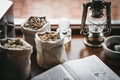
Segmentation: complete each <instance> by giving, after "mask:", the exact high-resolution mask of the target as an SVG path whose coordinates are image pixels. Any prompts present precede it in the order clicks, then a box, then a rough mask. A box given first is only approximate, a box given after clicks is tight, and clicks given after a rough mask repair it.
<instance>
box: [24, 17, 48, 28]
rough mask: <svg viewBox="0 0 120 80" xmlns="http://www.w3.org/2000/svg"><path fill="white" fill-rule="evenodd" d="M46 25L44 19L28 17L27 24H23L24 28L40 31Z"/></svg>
mask: <svg viewBox="0 0 120 80" xmlns="http://www.w3.org/2000/svg"><path fill="white" fill-rule="evenodd" d="M46 23H47V21H46V17H30V18H29V19H28V21H27V23H25V24H24V27H27V28H30V29H34V30H37V29H40V28H41V27H42V26H43V25H45V24H46Z"/></svg>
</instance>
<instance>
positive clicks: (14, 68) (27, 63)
mask: <svg viewBox="0 0 120 80" xmlns="http://www.w3.org/2000/svg"><path fill="white" fill-rule="evenodd" d="M11 39H14V40H15V39H16V38H11ZM20 41H21V42H22V44H23V45H24V46H26V48H25V49H9V48H5V47H3V46H2V45H1V42H0V80H27V79H28V78H29V77H30V71H31V60H30V57H31V53H32V46H31V45H30V44H28V43H27V42H26V41H24V40H23V39H20Z"/></svg>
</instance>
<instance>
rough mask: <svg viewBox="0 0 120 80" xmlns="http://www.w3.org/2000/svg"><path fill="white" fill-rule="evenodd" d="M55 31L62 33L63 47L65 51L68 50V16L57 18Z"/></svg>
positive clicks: (69, 37) (69, 40) (69, 31)
mask: <svg viewBox="0 0 120 80" xmlns="http://www.w3.org/2000/svg"><path fill="white" fill-rule="evenodd" d="M57 32H59V33H60V34H62V35H63V37H64V44H65V48H66V51H68V50H69V48H70V44H71V28H70V21H69V19H68V18H60V19H59V25H58V28H57Z"/></svg>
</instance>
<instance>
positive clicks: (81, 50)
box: [31, 35, 120, 77]
mask: <svg viewBox="0 0 120 80" xmlns="http://www.w3.org/2000/svg"><path fill="white" fill-rule="evenodd" d="M90 55H96V56H98V57H99V58H100V59H101V60H102V61H103V62H104V63H105V64H107V65H108V66H109V67H110V68H111V69H112V70H113V71H114V72H115V73H116V74H118V76H120V60H119V61H117V60H112V59H110V58H108V57H107V56H106V55H105V52H104V51H103V48H102V47H101V48H91V47H87V46H85V45H84V43H83V37H82V36H80V35H73V36H72V40H71V47H70V49H69V50H68V51H67V57H68V60H73V59H80V58H84V57H87V56H90ZM31 61H32V65H31V77H34V76H36V75H37V74H40V73H42V72H44V71H45V70H43V69H41V68H40V67H39V66H38V65H37V63H36V53H33V54H32V56H31Z"/></svg>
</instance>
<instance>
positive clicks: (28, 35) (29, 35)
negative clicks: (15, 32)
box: [21, 18, 51, 51]
mask: <svg viewBox="0 0 120 80" xmlns="http://www.w3.org/2000/svg"><path fill="white" fill-rule="evenodd" d="M28 19H29V18H28ZM28 19H27V20H25V22H24V23H23V24H22V25H21V30H22V33H23V39H24V40H25V41H27V42H28V43H29V44H31V45H32V46H33V51H36V45H35V41H34V38H35V33H37V32H45V31H51V28H50V25H49V22H48V21H47V23H46V24H44V25H43V26H42V27H41V28H40V29H37V30H33V29H30V28H26V27H25V26H24V24H25V23H27V21H28Z"/></svg>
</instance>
